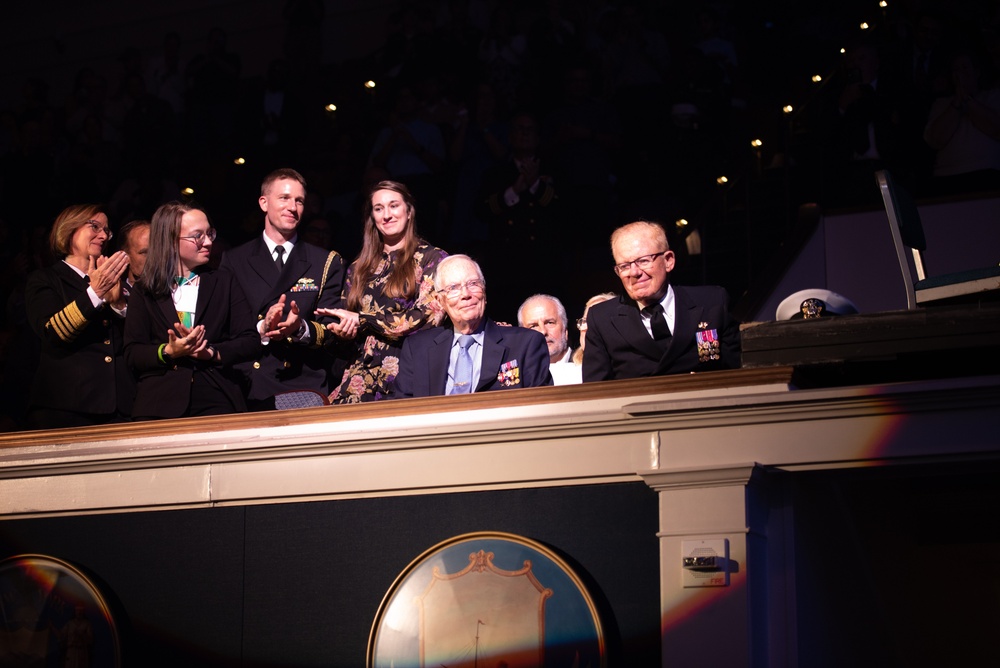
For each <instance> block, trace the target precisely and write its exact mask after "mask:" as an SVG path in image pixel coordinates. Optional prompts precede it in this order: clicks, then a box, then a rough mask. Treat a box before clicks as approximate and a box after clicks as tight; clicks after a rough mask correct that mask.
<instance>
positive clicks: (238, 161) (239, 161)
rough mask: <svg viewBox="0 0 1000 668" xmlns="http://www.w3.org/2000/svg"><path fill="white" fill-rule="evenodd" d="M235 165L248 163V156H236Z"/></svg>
mask: <svg viewBox="0 0 1000 668" xmlns="http://www.w3.org/2000/svg"><path fill="white" fill-rule="evenodd" d="M233 164H234V165H245V164H247V161H246V158H236V159H235V160H233Z"/></svg>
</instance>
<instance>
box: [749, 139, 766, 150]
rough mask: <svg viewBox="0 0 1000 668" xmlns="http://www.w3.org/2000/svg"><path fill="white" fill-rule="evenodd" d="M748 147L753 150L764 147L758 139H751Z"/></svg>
mask: <svg viewBox="0 0 1000 668" xmlns="http://www.w3.org/2000/svg"><path fill="white" fill-rule="evenodd" d="M750 145H751V146H753V147H754V148H760V147H761V146H763V145H764V142H762V141H761V140H759V139H752V140H751V141H750Z"/></svg>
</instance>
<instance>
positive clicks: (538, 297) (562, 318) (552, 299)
mask: <svg viewBox="0 0 1000 668" xmlns="http://www.w3.org/2000/svg"><path fill="white" fill-rule="evenodd" d="M541 299H548V300H549V301H550V302H552V303H553V304H555V305H556V311H557V312H558V313H559V320H560V321H561V322H562V326H563V329H568V328H569V318H567V317H566V307H565V306H563V303H562V302H561V301H559V300H558V299H557V298H555V297H553V296H552V295H545V294H542V293H539V294H537V295H531V296H530V297H528V298H527V299H525V300H524V301H523V302H521V305H520V306H519V307H518V309H517V324H518V325H520V326H521V327H524V318H522V317H521V314H522V313H524V307H525V306H527V305H528V304H530V303H531V302H533V301H536V300H541Z"/></svg>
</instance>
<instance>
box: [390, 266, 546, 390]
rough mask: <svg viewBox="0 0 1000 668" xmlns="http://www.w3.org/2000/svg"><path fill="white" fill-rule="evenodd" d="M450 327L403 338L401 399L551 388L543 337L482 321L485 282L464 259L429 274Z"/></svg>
mask: <svg viewBox="0 0 1000 668" xmlns="http://www.w3.org/2000/svg"><path fill="white" fill-rule="evenodd" d="M434 289H435V291H436V292H437V299H438V303H439V304H440V305H441V308H442V309H443V310H444V312H445V313H447V314H448V319H449V320H450V326H447V327H435V328H432V329H425V330H423V331H421V332H417V333H416V334H412V335H410V336H408V337H407V338H406V341H405V342H404V343H403V354H402V357H401V358H400V360H399V375H398V376H396V389H397V390H398V393H399V396H400V397H429V396H435V395H443V394H471V393H473V392H487V391H491V390H513V389H517V388H519V387H537V386H540V385H551V384H552V375H551V374H550V373H549V349H548V347H547V346H546V344H545V337H544V336H542V335H541V334H539V333H538V332H536V331H534V330H531V329H525V328H523V327H504V326H501V325H498V324H497V323H495V322H493V321H492V320H490V319H489V318H487V317H486V280H485V279H484V278H483V272H482V270H481V269H480V268H479V265H478V264H476V263H475V262H474V261H473V260H472V258H470V257H469V256H467V255H451V256H449V257H447V258H445V259H444V260H442V261H441V264H439V265H438V267H437V271H436V272H435V275H434Z"/></svg>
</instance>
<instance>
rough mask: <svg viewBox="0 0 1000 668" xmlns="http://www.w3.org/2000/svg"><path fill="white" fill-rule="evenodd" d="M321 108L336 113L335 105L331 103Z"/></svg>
mask: <svg viewBox="0 0 1000 668" xmlns="http://www.w3.org/2000/svg"><path fill="white" fill-rule="evenodd" d="M323 108H324V109H326V110H327V111H337V105H335V104H334V103H332V102H331V103H330V104H328V105H326V106H325V107H323Z"/></svg>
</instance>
